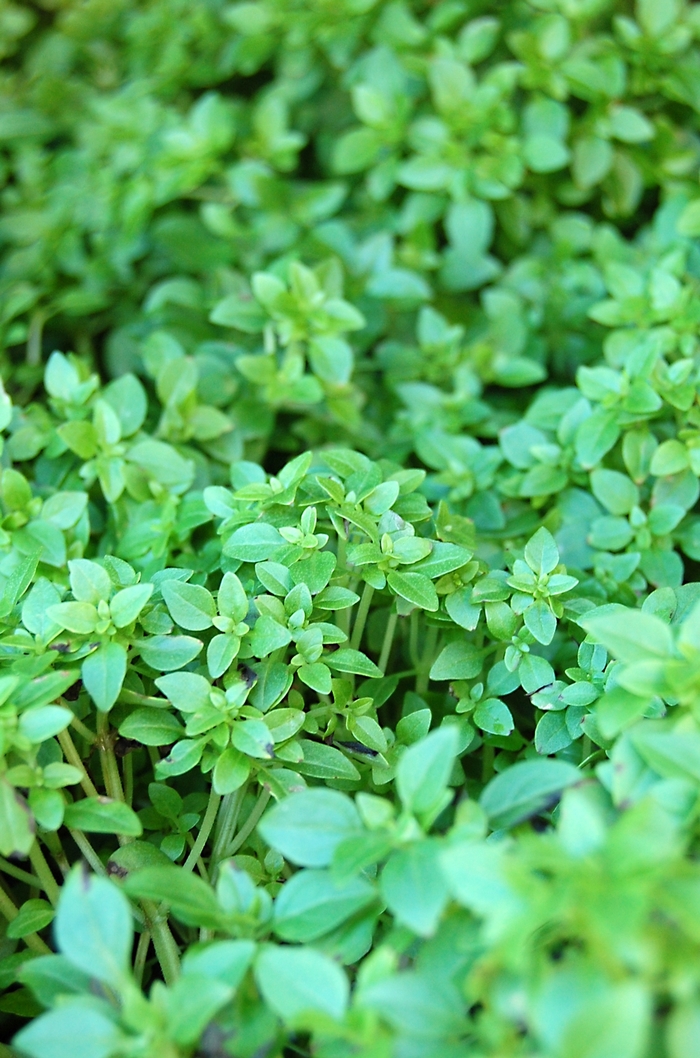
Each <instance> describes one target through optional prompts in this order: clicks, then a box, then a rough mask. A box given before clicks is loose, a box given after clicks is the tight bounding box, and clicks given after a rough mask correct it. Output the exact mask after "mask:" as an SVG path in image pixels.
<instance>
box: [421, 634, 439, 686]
mask: <svg viewBox="0 0 700 1058" xmlns="http://www.w3.org/2000/svg"><path fill="white" fill-rule="evenodd" d="M437 637H438V628H437V625H428V631H427V632H426V634H425V650H424V651H423V655H422V657H421V659H420V665H419V667H418V675H417V677H416V694H425V692H426V691H427V689H428V680H429V678H430V669H431V668H432V664H433V658H434V655H435V645H436V643H437Z"/></svg>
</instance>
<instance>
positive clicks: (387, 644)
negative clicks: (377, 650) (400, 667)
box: [378, 611, 399, 672]
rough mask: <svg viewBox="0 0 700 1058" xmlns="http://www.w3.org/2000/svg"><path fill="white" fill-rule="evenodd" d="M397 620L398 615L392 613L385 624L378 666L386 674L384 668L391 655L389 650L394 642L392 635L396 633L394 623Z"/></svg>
mask: <svg viewBox="0 0 700 1058" xmlns="http://www.w3.org/2000/svg"><path fill="white" fill-rule="evenodd" d="M398 619H399V615H398V614H397V613H396V612H395V611H392V612H391V613H390V614H389V620H388V621H387V623H386V631H385V632H384V640H383V642H382V652H381V654H380V655H379V661H378V665H379V668H380V669H381V670H382V672H386V667H387V665H388V664H389V656H390V655H391V648H392V645H393V642H394V633H395V631H396V622H397V621H398Z"/></svg>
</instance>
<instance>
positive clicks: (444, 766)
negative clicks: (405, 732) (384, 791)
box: [396, 724, 457, 813]
mask: <svg viewBox="0 0 700 1058" xmlns="http://www.w3.org/2000/svg"><path fill="white" fill-rule="evenodd" d="M456 755H457V732H456V729H455V727H454V726H453V725H452V724H445V725H443V727H439V728H437V730H435V731H431V732H430V734H429V735H426V737H425V738H422V739H421V740H420V742H415V743H414V744H413V745H412V746H409V747H408V749H407V750H406V751H405V752H404V753H403V755H402V756H401V759H400V760H399V765H398V768H397V771H396V785H397V789H398V792H399V797H400V798H401V802H402V804H403V806H404V808H405V809H406V810H407V811H409V812H418V813H423V812H430V811H431V810H432V809H434V807H435V806H436V805H437V804H438V803H439V802H440V800H441V798H442V797H443V795H444V793H445V791H446V790H447V784H448V781H449V778H450V775H451V773H452V766H453V764H454V760H455V757H456Z"/></svg>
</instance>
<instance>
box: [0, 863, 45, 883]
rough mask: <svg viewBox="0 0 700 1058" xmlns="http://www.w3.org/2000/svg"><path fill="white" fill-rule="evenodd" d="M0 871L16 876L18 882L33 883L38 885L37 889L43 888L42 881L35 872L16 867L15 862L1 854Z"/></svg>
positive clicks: (12, 876) (11, 876)
mask: <svg viewBox="0 0 700 1058" xmlns="http://www.w3.org/2000/svg"><path fill="white" fill-rule="evenodd" d="M0 871H2V873H3V874H8V875H9V876H10V878H16V879H17V881H18V882H24V884H25V885H32V886H36V888H37V889H41V882H40V881H39V879H38V878H37V876H36V875H35V874H29V872H28V871H23V870H22V868H21V867H15V865H14V863H10V862H9V861H8V860H6V859H3V857H2V856H0Z"/></svg>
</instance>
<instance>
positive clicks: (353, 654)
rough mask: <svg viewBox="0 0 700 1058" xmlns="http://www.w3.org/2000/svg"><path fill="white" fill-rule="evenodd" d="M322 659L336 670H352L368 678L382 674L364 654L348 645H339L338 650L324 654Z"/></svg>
mask: <svg viewBox="0 0 700 1058" xmlns="http://www.w3.org/2000/svg"><path fill="white" fill-rule="evenodd" d="M324 661H325V662H326V664H327V665H328V667H329V668H331V669H336V670H337V671H338V672H352V673H356V674H357V675H358V676H367V677H368V678H374V677H378V676H383V675H384V674H383V672H382V671H381V669H378V668H377V666H376V665H375V664H374V662H373V661H370V659H369V658H368V657H367V656H366V655H365V654H363V653H362V652H361V651H359V650H350V648H349V647H341V648H340V650H334V651H333V653H332V654H326V655H325V656H324Z"/></svg>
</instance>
